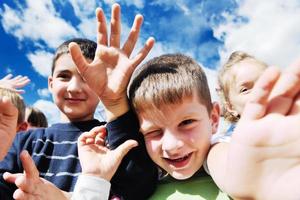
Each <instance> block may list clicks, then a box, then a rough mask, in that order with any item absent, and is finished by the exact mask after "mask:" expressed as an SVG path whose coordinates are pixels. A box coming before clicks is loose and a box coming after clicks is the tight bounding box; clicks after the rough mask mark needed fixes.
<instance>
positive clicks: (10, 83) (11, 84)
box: [0, 74, 30, 93]
mask: <svg viewBox="0 0 300 200" xmlns="http://www.w3.org/2000/svg"><path fill="white" fill-rule="evenodd" d="M12 77H13V76H12V75H11V74H8V75H7V76H5V77H3V78H2V79H0V86H1V87H4V88H8V89H11V90H14V91H16V92H17V93H24V92H25V91H24V90H22V89H18V88H23V87H25V86H26V85H27V84H28V83H29V82H30V79H29V78H28V77H27V76H21V75H18V76H16V77H13V78H12Z"/></svg>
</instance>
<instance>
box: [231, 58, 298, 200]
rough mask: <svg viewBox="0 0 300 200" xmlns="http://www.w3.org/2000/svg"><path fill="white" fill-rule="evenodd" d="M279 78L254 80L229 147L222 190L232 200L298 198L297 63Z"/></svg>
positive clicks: (268, 73)
mask: <svg viewBox="0 0 300 200" xmlns="http://www.w3.org/2000/svg"><path fill="white" fill-rule="evenodd" d="M278 75H279V73H278V72H276V70H274V69H272V68H271V69H269V70H268V71H266V73H264V74H263V75H262V77H261V78H260V79H259V81H258V82H257V84H256V85H255V88H254V90H253V98H252V99H251V100H250V101H249V102H248V103H247V105H246V107H245V109H244V112H243V114H242V118H241V120H240V121H239V123H238V124H237V127H236V129H235V131H234V134H233V137H232V141H231V143H230V145H229V152H228V161H227V166H226V176H227V179H228V180H230V181H228V184H227V185H226V190H227V192H228V193H229V194H232V196H234V197H236V198H242V197H243V198H245V197H247V198H253V199H264V200H266V199H270V200H271V199H272V200H274V199H275V200H276V199H299V198H300V191H299V189H298V186H299V184H300V164H299V163H300V112H299V111H300V109H299V108H300V98H299V97H300V96H299V91H300V62H298V63H296V64H294V65H292V66H291V67H289V68H288V69H287V70H286V71H285V72H284V73H282V74H281V76H280V77H279V78H278ZM241 183H244V184H241Z"/></svg>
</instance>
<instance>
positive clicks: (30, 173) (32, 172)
mask: <svg viewBox="0 0 300 200" xmlns="http://www.w3.org/2000/svg"><path fill="white" fill-rule="evenodd" d="M20 160H21V162H22V165H23V169H24V172H25V175H26V177H27V178H31V179H38V178H39V171H38V169H37V168H36V166H35V163H34V161H33V160H32V158H31V156H30V155H29V153H28V152H27V151H26V150H23V151H22V152H21V154H20Z"/></svg>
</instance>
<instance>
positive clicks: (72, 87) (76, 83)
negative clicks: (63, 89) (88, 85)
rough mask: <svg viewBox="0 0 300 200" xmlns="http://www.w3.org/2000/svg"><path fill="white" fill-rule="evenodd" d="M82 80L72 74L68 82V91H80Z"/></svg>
mask: <svg viewBox="0 0 300 200" xmlns="http://www.w3.org/2000/svg"><path fill="white" fill-rule="evenodd" d="M82 86H83V80H82V79H81V78H80V77H77V76H73V77H72V79H71V80H70V81H69V84H68V89H67V90H68V92H73V93H79V92H82Z"/></svg>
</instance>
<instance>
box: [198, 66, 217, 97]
mask: <svg viewBox="0 0 300 200" xmlns="http://www.w3.org/2000/svg"><path fill="white" fill-rule="evenodd" d="M202 69H203V70H204V72H205V74H206V78H207V82H208V86H209V90H210V94H211V99H212V101H219V97H218V94H217V92H216V88H217V71H216V70H211V69H209V68H206V67H203V68H202Z"/></svg>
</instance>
